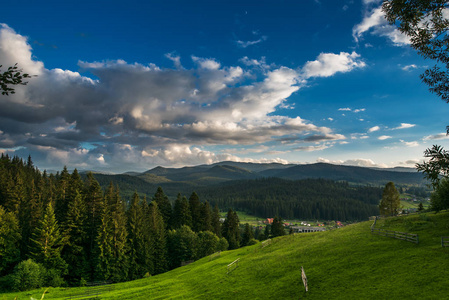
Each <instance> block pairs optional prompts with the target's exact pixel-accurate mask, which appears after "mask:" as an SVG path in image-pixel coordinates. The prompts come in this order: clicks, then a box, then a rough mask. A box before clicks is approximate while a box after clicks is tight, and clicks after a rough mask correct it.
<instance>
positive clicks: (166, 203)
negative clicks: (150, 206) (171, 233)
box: [153, 187, 172, 228]
mask: <svg viewBox="0 0 449 300" xmlns="http://www.w3.org/2000/svg"><path fill="white" fill-rule="evenodd" d="M153 201H155V202H156V203H157V206H158V208H159V211H160V213H161V215H162V218H163V219H164V224H165V227H166V228H168V227H169V225H170V218H171V215H172V207H171V203H170V200H168V197H167V196H166V195H165V193H164V191H163V190H162V187H158V188H157V191H156V193H155V194H154V197H153Z"/></svg>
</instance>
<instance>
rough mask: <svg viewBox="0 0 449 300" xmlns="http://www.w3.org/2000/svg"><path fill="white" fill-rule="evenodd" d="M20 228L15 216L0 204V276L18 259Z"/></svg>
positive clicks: (9, 270)
mask: <svg viewBox="0 0 449 300" xmlns="http://www.w3.org/2000/svg"><path fill="white" fill-rule="evenodd" d="M19 244H20V228H19V221H18V220H17V217H16V215H15V214H14V213H12V212H6V210H5V209H4V208H3V207H2V206H1V205H0V277H1V276H3V275H6V274H7V273H8V272H11V269H12V267H13V266H14V265H15V264H16V263H18V262H19V261H20V248H19Z"/></svg>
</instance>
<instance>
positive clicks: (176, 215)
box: [171, 194, 192, 229]
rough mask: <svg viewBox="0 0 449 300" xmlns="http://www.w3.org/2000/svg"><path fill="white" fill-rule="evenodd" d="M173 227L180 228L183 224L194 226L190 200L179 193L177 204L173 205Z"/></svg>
mask: <svg viewBox="0 0 449 300" xmlns="http://www.w3.org/2000/svg"><path fill="white" fill-rule="evenodd" d="M171 221H172V228H173V229H178V228H181V226H183V225H187V226H189V227H192V217H191V215H190V208H189V202H188V201H187V198H186V197H181V194H178V197H177V198H176V201H175V205H174V206H173V217H172V219H171Z"/></svg>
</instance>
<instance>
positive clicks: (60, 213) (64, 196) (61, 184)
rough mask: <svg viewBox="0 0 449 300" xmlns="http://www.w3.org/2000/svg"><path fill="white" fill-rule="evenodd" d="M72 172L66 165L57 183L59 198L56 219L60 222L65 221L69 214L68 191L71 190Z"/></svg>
mask: <svg viewBox="0 0 449 300" xmlns="http://www.w3.org/2000/svg"><path fill="white" fill-rule="evenodd" d="M69 181H70V174H69V172H68V171H67V167H66V166H64V169H63V170H62V172H61V174H60V175H59V178H58V183H57V187H58V188H57V199H56V204H55V215H56V220H58V222H59V224H62V223H64V222H65V217H66V216H67V209H68V205H69V199H68V192H69Z"/></svg>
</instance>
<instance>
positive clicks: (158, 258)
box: [149, 201, 168, 274]
mask: <svg viewBox="0 0 449 300" xmlns="http://www.w3.org/2000/svg"><path fill="white" fill-rule="evenodd" d="M149 231H150V239H151V245H152V248H151V258H152V262H153V266H154V274H160V273H164V272H165V271H167V269H168V262H167V245H166V237H165V225H164V219H163V217H162V214H161V213H160V212H159V208H158V206H157V203H156V202H155V201H151V203H150V205H149Z"/></svg>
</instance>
